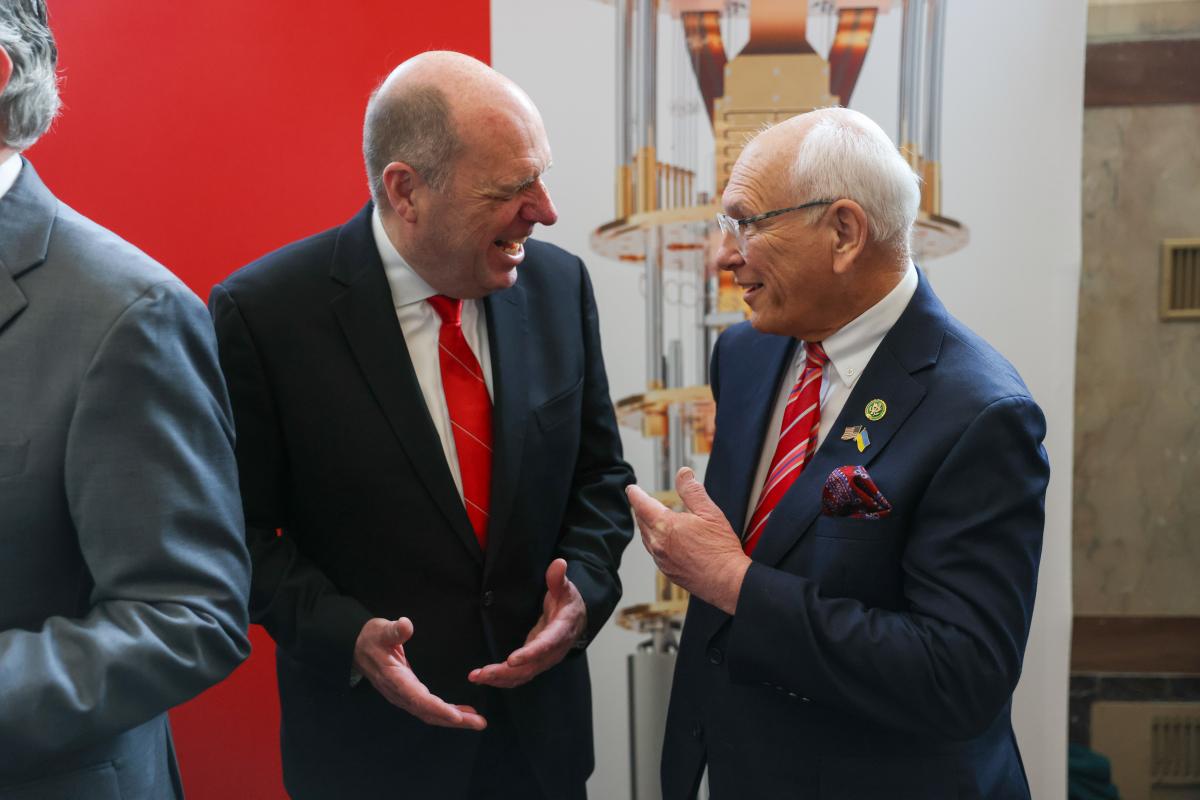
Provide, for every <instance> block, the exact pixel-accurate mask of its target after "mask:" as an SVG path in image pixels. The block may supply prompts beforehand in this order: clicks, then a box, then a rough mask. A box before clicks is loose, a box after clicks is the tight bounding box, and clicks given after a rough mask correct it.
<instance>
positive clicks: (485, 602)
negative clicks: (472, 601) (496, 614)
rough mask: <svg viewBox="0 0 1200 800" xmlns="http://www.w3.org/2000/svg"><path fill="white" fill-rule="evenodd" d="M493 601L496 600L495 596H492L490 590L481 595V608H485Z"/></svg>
mask: <svg viewBox="0 0 1200 800" xmlns="http://www.w3.org/2000/svg"><path fill="white" fill-rule="evenodd" d="M495 599H496V596H495V595H494V594H492V590H491V589H488V590H487V591H486V592H484V593H483V598H482V602H483V607H484V608H487V607H488V606H490V605H491V604H492V603H493V602H494V601H495Z"/></svg>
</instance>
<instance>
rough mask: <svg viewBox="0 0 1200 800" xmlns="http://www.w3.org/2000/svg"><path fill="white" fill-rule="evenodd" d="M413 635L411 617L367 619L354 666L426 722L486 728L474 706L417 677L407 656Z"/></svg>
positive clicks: (356, 644) (392, 700) (393, 700)
mask: <svg viewBox="0 0 1200 800" xmlns="http://www.w3.org/2000/svg"><path fill="white" fill-rule="evenodd" d="M412 635H413V624H412V621H410V620H409V619H408V617H401V618H400V619H398V620H394V621H393V620H387V619H378V618H377V619H371V620H367V624H366V625H363V628H362V630H361V631H359V633H358V639H357V640H356V641H355V642H354V666H355V667H356V668H357V669H358V670H359V672H361V673H362V674H363V677H365V678H366V679H367V680H369V681H370V682H371V685H372V686H374V687H375V688H376V689H377V690H378V691H379V693H380V694H381V695H383V696H384V697H385V698H387V700H388V702H389V703H391V704H392V705H395V706H399V707H400V708H402V709H404V710H405V711H407V712H408V713H410V714H412V715H413V716H414V717H416V718H417V719H419V720H421V721H422V722H425V723H428V724H430V725H440V726H442V727H446V728H466V729H468V730H473V731H481V730H483V729H484V728H486V727H487V720H486V719H484V718H483V717H481V716H480V715H479V713H478V712H477V711H476V710H475V709H474V708H471V707H470V706H457V705H451V704H450V703H447V702H446V701H445V700H442V699H441V698H440V697H437V696H436V695H434V694H433V693H432V692H430V691H429V689H428V688H426V686H425V684H423V683H421V681H419V680H417V676H416V673H414V672H413V670H412V667H410V666H409V664H408V658H407V657H406V656H405V655H404V643H405V642H407V641H408V640H409V639H411V638H412Z"/></svg>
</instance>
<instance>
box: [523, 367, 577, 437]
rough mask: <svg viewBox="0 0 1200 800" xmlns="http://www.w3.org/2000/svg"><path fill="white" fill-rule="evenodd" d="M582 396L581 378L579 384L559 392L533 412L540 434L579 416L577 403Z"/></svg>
mask: <svg viewBox="0 0 1200 800" xmlns="http://www.w3.org/2000/svg"><path fill="white" fill-rule="evenodd" d="M582 395H583V378H580V379H579V382H578V383H576V384H575V385H574V386H572V387H571V388H570V389H567V390H566V391H565V392H561V393H559V394H557V395H555V396H554V397H552V398H550V399H549V400H547V401H546V402H544V403H542V404H541V405H540V406H538V407H537V408H535V409H534V410H533V416H534V417H535V418H536V419H537V424H538V428H539V429H540V430H541V432H542V433H549V432H550V431H552V430H554V429H555V428H557V427H559V426H560V425H562V424H564V423H566V422H568V421H570V420H571V419H573V418H578V416H579V402H580V398H581V397H582Z"/></svg>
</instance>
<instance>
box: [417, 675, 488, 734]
mask: <svg viewBox="0 0 1200 800" xmlns="http://www.w3.org/2000/svg"><path fill="white" fill-rule="evenodd" d="M404 700H405V702H400V703H396V705H398V706H400V707H401V708H403V709H404V710H405V711H407V712H408V713H410V714H412V715H413V716H414V717H416V718H417V719H419V720H421V721H422V722H424V723H426V724H427V725H437V726H438V727H441V728H463V729H466V730H473V731H481V730H483V729H484V728H486V727H487V720H486V719H484V718H483V717H482V716H481V715H480V714H479V712H478V711H476V710H475V709H474V708H472V707H471V706H465V705H451V704H450V703H447V702H446V701H445V700H443V699H442V698H440V697H438V696H437V695H435V694H433V693H432V692H430V691H429V690H428V689H427V688H425V686H424V685H423V684H421V685H420V688H419V689H418V690H417V691H409V692H408V693H407V694H406V696H405V698H404Z"/></svg>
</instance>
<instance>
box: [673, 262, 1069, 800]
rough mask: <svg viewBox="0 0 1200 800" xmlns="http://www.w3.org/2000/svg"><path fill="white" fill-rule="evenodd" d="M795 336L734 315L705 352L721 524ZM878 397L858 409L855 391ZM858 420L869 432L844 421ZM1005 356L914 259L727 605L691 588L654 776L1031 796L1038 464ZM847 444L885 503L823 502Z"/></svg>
mask: <svg viewBox="0 0 1200 800" xmlns="http://www.w3.org/2000/svg"><path fill="white" fill-rule="evenodd" d="M793 345H794V341H793V340H791V339H789V338H785V337H778V336H768V335H764V334H761V333H758V332H756V331H755V330H754V329H753V328H751V327H750V326H749V325H748V324H743V325H738V326H735V327H733V328H731V329H730V330H728V331H727V332H726V333H725V334H724V335H723V336H722V337H721V338H720V340H719V341H718V344H717V348H716V352H715V353H714V356H713V369H712V383H713V393H714V395H715V396H716V398H717V423H716V425H717V434H716V441H715V443H714V446H713V451H712V457H711V460H710V464H709V468H708V473H707V476H706V486H707V489H708V491H709V493H710V494H711V496H712V498H713V500H714V501H715V502H716V503H717V505H718V506H720V508H721V509H722V510H723V511H724V513H725V515H726V516H727V517H728V518H729V521H730V522H731V524H732V525H733V527H734V529H735V530H741V529H742V527H743V526H744V524H745V515H746V506H747V502H748V499H749V495H750V491H751V488H752V487H751V482H752V481H753V479H754V478H753V476H754V474H755V468H756V465H757V463H758V458H759V452H760V449H761V448H762V447H763V445H764V441H765V440H766V439H768V438H769V439H770V441H771V442H773V441H774V437H775V436H776V435H777V434H776V432H774V431H767V425H768V421H769V419H770V417H771V410H772V405H773V403H774V400H775V397H776V391H777V389H778V386H779V381H780V380H781V379H783V378H784V377H785V376H784V371H785V368H786V366H787V364H788V363H789V360H790V354H791V352H792V347H793ZM874 399H880V400H883V401H885V402H886V403H887V412H886V414H885V416H884V417H883V418H882V419H880V420H878V421H876V422H872V421H870V420H868V419H867V418H866V416H865V408H866V406H867V404H868V403H869V402H870V401H872V400H874ZM859 424H864V425H866V426H867V430H868V431H869V435H870V440H871V444H870V446H869V447H868V448H867V449H866V451H865V452H863V453H859V452H858V448H857V447H856V445H855V443H854V442H852V441H842V440H841V432H842V430H843V429H844V428H845V427H847V426H849V425H859ZM1045 430H1046V425H1045V418H1044V417H1043V415H1042V412H1041V410H1040V409H1039V408H1038V406H1037V405H1036V404H1035V403H1034V401H1033V400H1032V398H1031V397H1030V395H1029V392H1028V390H1027V389H1026V387H1025V385H1024V383H1022V381H1021V379H1020V377H1019V376H1018V375H1017V373H1016V371H1015V370H1014V369H1013V367H1012V365H1011V364H1009V363H1008V362H1007V361H1005V360H1004V358H1003V357H1001V356H1000V355H999V354H998V353H997V352H996V351H995V350H993V349H992V348H991V347H990V346H989V345H988V344H987V343H985V342H984V341H982V340H981V339H980V338H979V337H978V336H976V335H975V334H974V333H972V332H971V331H969V330H967V329H966V328H965V327H964V326H963V325H962V324H961V323H959V322H958V321H957V320H955V319H954V318H953V317H951V316H950V315H949V314H948V313H947V311H946V309H945V307H944V306H943V305H942V304H941V302H940V301H939V300H938V299H937V297H936V296H935V295H934V293H933V291H932V289H931V288H930V287H929V284H928V282H927V281H926V277H925V275H924V274H921V276H920V283H919V286H918V288H917V291H916V294H915V295H914V296H913V299H912V301H911V302H910V303H909V305H908V308H907V309H906V310H905V311H904V313H903V315H902V316H901V317H900V319H899V320H898V321H897V323H896V324H895V326H894V327H893V328H892V330H891V331H890V332H889V333H888V334H887V336H886V337H885V338H884V340H883V342H882V343H881V344H880V346H879V348H878V350H877V351H876V352H875V355H874V357H873V358H872V359H871V362H870V364H869V366H868V367H867V369H866V370H865V371H864V373H863V375H862V377H861V378H860V379H859V381H858V383H857V384H856V385H855V387H854V390H853V392H852V393H851V395H850V398H849V400H848V402H847V403H846V406H845V408H844V409H843V411H842V413H841V415H840V416H839V417H838V419H837V420H836V421H835V423H834V425H833V427H832V429H831V431H830V433H829V435H828V436H827V438H826V440H825V441H824V443H823V444H822V445H821V447H820V449H819V450H818V451H817V453H816V455H815V456H814V458H813V461H812V463H810V464H809V465H808V466H807V468H806V469H805V471H804V472H803V473H802V474H801V475H800V476H799V477H798V478H797V480H796V482H795V483H794V484H793V485H792V487H791V488H790V489H789V490H788V492H787V494H786V495H785V496H784V498H783V499H782V500H781V501H780V504H779V505H778V506H777V507H776V509H775V511H774V513H773V514H772V515H771V518H770V521H769V522H768V524H767V527H766V530H765V531H764V533H763V536H762V539H761V541H760V542H759V544H758V547H757V548H756V549H755V551H754V553H753V563H752V565H751V567H750V569H749V571H748V572H747V573H746V579H745V583H744V584H743V586H742V591H741V594H740V595H739V597H738V605H737V612H736V615H735V616H733V617H730V616H728V615H726V614H724V613H723V612H721V611H719V610H717V609H715V608H713V607H712V606H710V605H708V604H706V603H704V602H702V601H700V600H698V599H695V598H693V600H692V601H691V606H690V608H689V609H688V616H687V621H686V624H685V626H684V630H683V638H682V641H681V645H680V651H679V658H678V663H677V667H676V672H675V682H674V685H673V687H672V694H671V706H670V711H669V714H668V721H667V732H666V742H665V746H664V751H663V764H662V771H663V786H664V796H665V797H666V798H668V800H674V799H675V798H683V797H691V796H693V795H694V794H695V791H696V786H697V783H698V781H699V779H700V775H701V771H702V769H703V767H704V765H705V764H706V763H707V765H708V767H709V785H710V788H711V790H712V793H713V797H715V798H776V797H804V798H830V799H831V800H858V799H859V798H863V799H864V800H865V799H867V798H870V799H872V800H874V799H875V798H888V799H889V800H895V799H896V798H914V799H916V798H919V799H920V800H942V799H943V798H989V800H991V799H994V800H999V799H1000V798H1005V800H1007V799H1008V798H1027V797H1028V796H1029V788H1028V784H1027V782H1026V779H1025V774H1024V769H1023V767H1022V765H1021V759H1020V755H1019V753H1018V750H1017V743H1016V740H1015V738H1014V736H1013V731H1012V726H1011V722H1010V705H1011V698H1012V692H1013V689H1014V687H1015V686H1016V684H1017V679H1018V677H1019V676H1020V673H1021V660H1022V656H1023V654H1024V648H1025V642H1026V638H1027V636H1028V632H1029V624H1030V617H1031V615H1032V612H1033V601H1034V589H1035V586H1036V583H1037V570H1038V560H1039V558H1040V554H1041V543H1042V527H1043V521H1044V501H1045V492H1046V484H1047V481H1048V479H1049V465H1048V462H1047V460H1046V454H1045V451H1044V449H1043V448H1042V445H1041V442H1042V439H1043V437H1044V435H1045ZM859 464H860V465H863V466H864V467H866V469H867V470H868V471H869V473H870V475H871V476H872V477H873V479H874V480H875V482H876V484H877V485H878V487H879V488H880V490H881V491H882V493H883V494H884V496H885V497H886V498H887V499H888V500H889V501H890V502H891V505H892V512H891V514H890V515H889V516H886V517H883V518H881V519H856V518H850V517H834V516H826V515H824V514H822V510H821V490H822V487H823V484H824V483H825V480H826V478H827V476H828V475H829V474H830V472H831V471H832V470H834V469H836V468H837V467H839V466H843V465H859Z"/></svg>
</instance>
